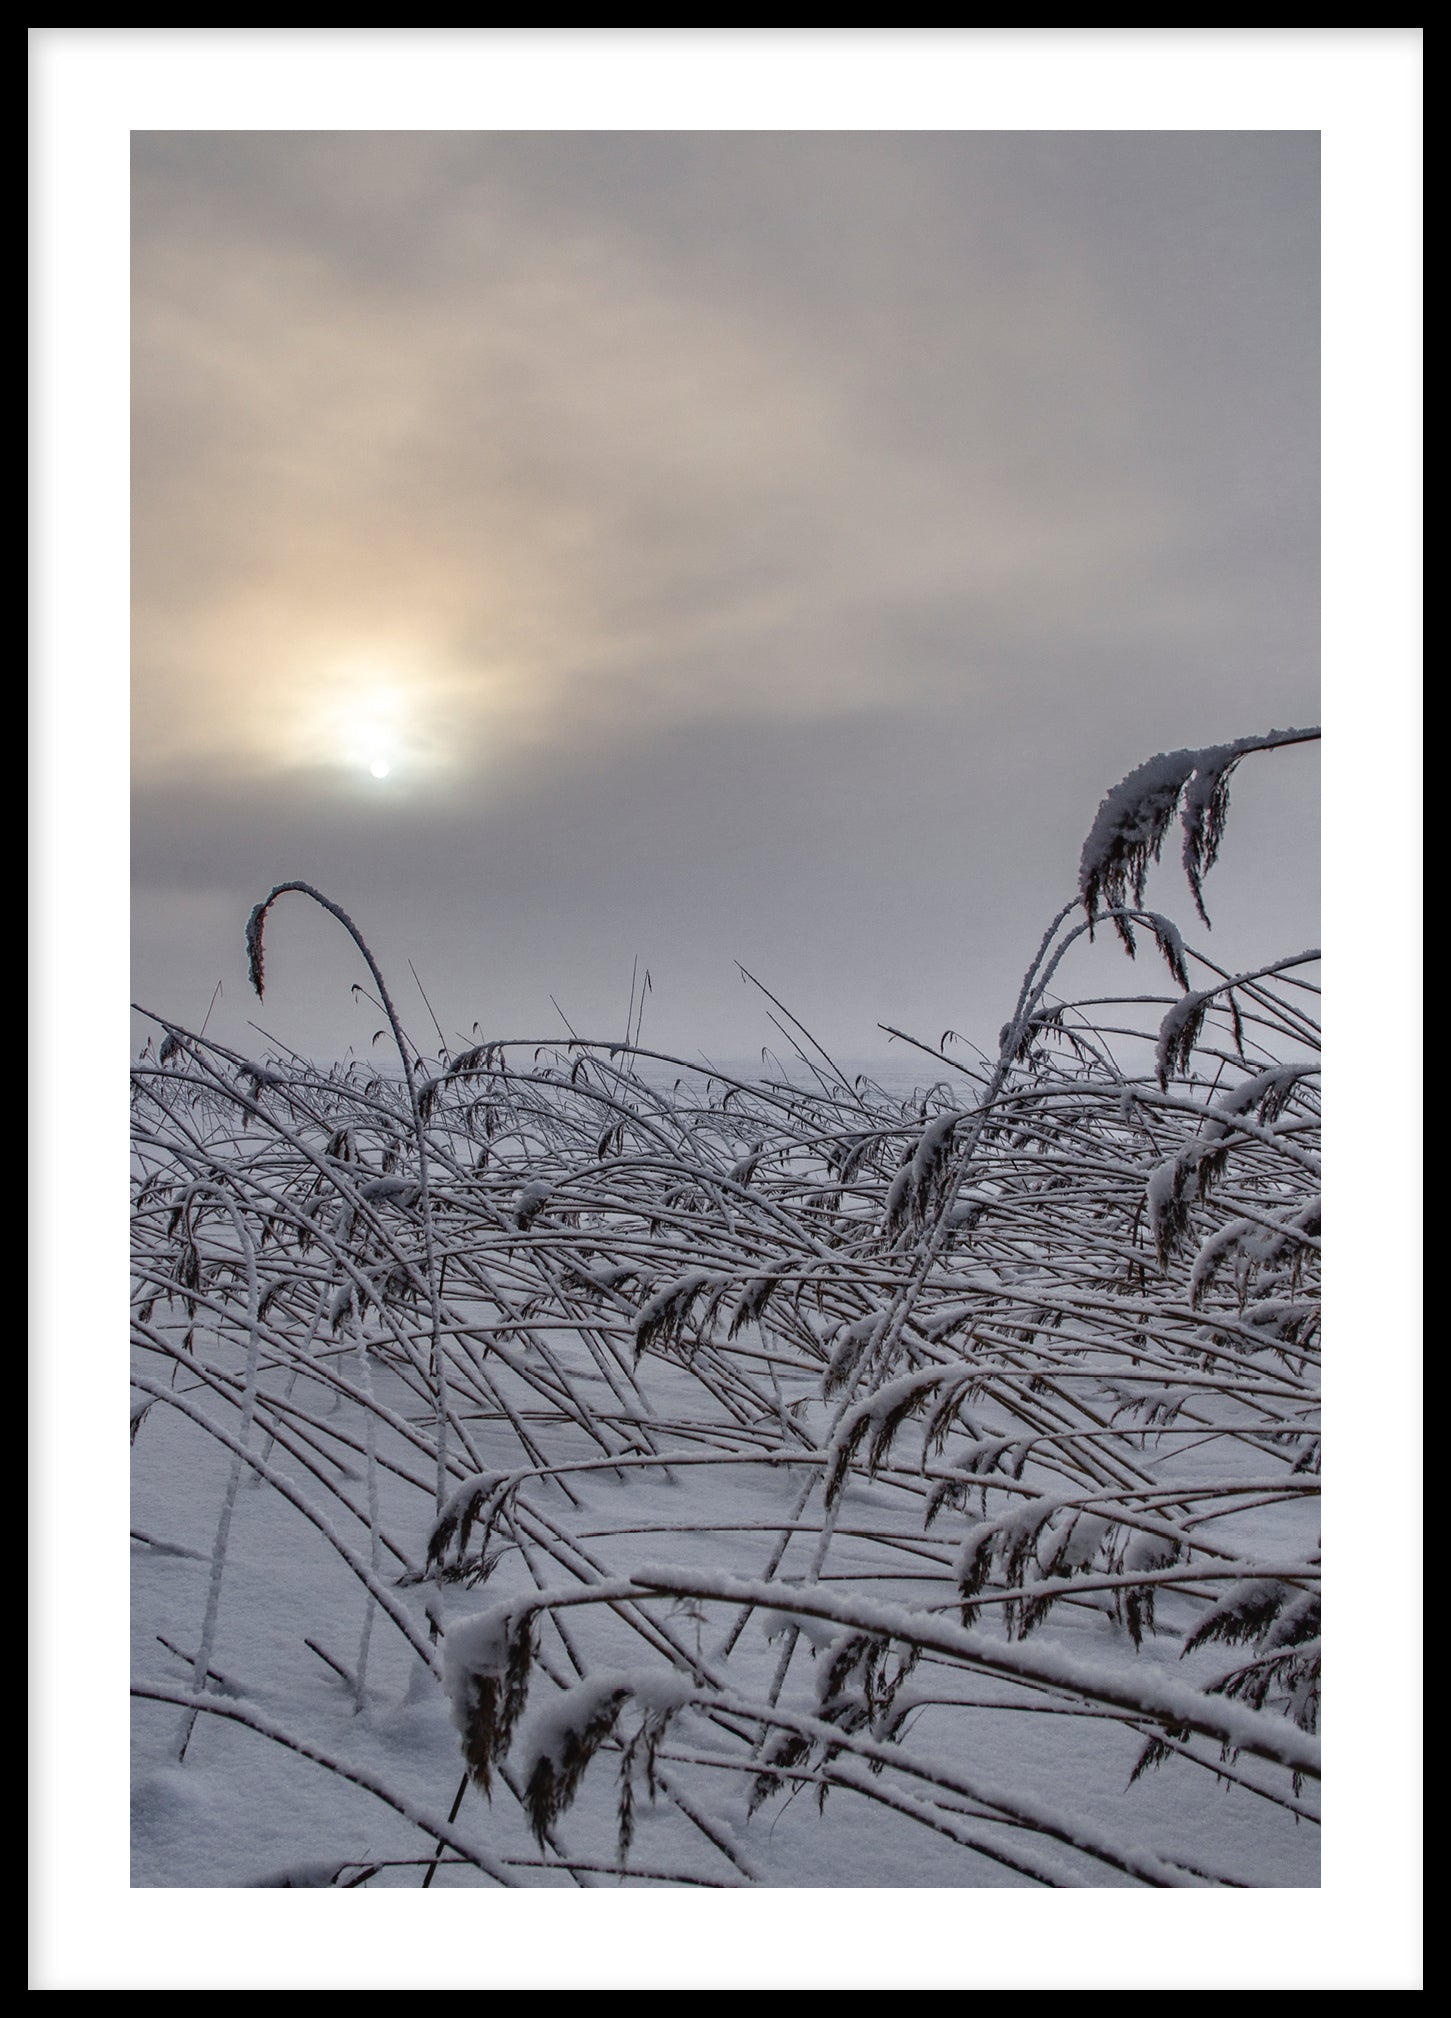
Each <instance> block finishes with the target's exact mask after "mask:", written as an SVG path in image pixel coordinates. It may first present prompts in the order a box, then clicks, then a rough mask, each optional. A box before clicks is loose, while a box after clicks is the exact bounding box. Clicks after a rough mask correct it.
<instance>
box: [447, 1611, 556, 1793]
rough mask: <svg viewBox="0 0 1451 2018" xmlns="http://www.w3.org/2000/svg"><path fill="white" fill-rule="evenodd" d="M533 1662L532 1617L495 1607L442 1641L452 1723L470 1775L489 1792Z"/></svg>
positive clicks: (519, 1710) (462, 1624)
mask: <svg viewBox="0 0 1451 2018" xmlns="http://www.w3.org/2000/svg"><path fill="white" fill-rule="evenodd" d="M533 1660H534V1615H533V1613H532V1611H530V1610H528V1609H522V1608H520V1607H518V1606H514V1605H495V1606H494V1608H493V1609H492V1611H487V1612H481V1613H480V1614H479V1616H478V1617H477V1618H472V1619H464V1620H461V1621H460V1622H459V1624H458V1625H456V1626H453V1627H451V1628H450V1630H449V1634H448V1638H447V1639H446V1640H445V1642H444V1653H443V1662H444V1681H445V1683H446V1685H447V1688H448V1694H449V1703H450V1707H451V1709H452V1711H453V1721H454V1725H455V1728H456V1729H457V1731H458V1733H459V1736H460V1738H461V1739H462V1741H463V1755H464V1760H465V1763H466V1764H467V1766H468V1770H469V1777H470V1779H471V1780H472V1781H473V1782H474V1785H475V1786H476V1787H478V1788H479V1789H480V1790H481V1791H482V1792H483V1793H485V1794H487V1793H488V1792H489V1790H490V1784H491V1781H492V1774H493V1766H494V1763H495V1761H496V1760H498V1759H501V1758H502V1757H503V1756H504V1754H505V1752H506V1751H507V1750H508V1749H509V1740H510V1738H511V1737H512V1736H513V1733H514V1727H515V1725H516V1724H517V1723H518V1721H519V1718H520V1716H521V1715H522V1714H523V1710H524V1705H525V1702H526V1701H527V1699H528V1695H529V1671H530V1667H531V1665H532V1663H533Z"/></svg>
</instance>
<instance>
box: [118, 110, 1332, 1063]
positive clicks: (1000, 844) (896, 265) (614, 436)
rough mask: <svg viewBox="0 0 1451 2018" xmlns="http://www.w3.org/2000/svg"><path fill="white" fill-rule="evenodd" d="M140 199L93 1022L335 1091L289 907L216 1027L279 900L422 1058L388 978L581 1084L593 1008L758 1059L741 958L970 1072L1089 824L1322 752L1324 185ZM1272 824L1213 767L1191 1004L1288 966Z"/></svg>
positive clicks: (481, 160) (708, 171)
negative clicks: (118, 658) (252, 920)
mask: <svg viewBox="0 0 1451 2018" xmlns="http://www.w3.org/2000/svg"><path fill="white" fill-rule="evenodd" d="M133 166H134V233H133V250H134V294H133V305H134V328H135V381H134V383H135V415H134V431H133V443H132V466H133V482H134V514H133V538H134V566H135V574H134V582H135V603H134V634H133V643H134V669H133V703H132V733H133V751H132V756H133V785H134V793H133V835H132V844H133V876H134V892H133V934H134V949H135V965H134V975H133V992H134V994H135V995H136V997H137V999H138V1000H140V1001H141V1002H143V1003H145V1004H147V1005H148V1006H149V1007H152V1008H154V1009H157V1010H159V1011H161V1012H163V1013H164V1014H167V1015H169V1016H171V1017H174V1018H175V1019H177V1020H178V1021H181V1022H183V1023H186V1024H189V1025H190V1026H191V1027H193V1028H195V1027H197V1026H198V1025H199V1024H200V1022H201V1020H202V1018H203V1017H204V1016H205V1014H206V1012H207V1006H208V1002H209V1000H210V999H211V996H212V993H213V989H214V987H215V985H216V982H217V981H218V979H221V980H222V982H223V987H224V1000H223V1002H222V1003H221V1004H220V1005H219V1006H218V1007H217V1009H216V1010H215V1012H214V1013H213V1017H212V1022H211V1026H210V1028H211V1032H212V1033H213V1034H221V1035H222V1036H224V1037H226V1038H227V1039H229V1040H230V1041H234V1042H236V1043H237V1045H238V1046H239V1048H242V1049H244V1050H247V1051H249V1052H255V1051H256V1050H258V1049H259V1048H261V1046H262V1040H261V1039H260V1038H259V1037H258V1036H257V1034H256V1032H255V1031H249V1030H248V1029H247V1022H246V1019H247V1018H248V1017H251V1016H255V1017H257V1018H258V1020H259V1021H260V1022H261V1023H262V1024H263V1025H265V1027H266V1028H267V1029H268V1030H269V1031H272V1032H275V1034H276V1035H277V1036H278V1037H279V1038H281V1039H283V1040H285V1041H286V1042H287V1043H289V1044H291V1045H294V1046H296V1047H297V1048H299V1049H302V1050H308V1051H313V1052H336V1051H340V1050H341V1049H342V1048H343V1047H344V1046H345V1045H346V1044H348V1043H350V1042H351V1043H353V1044H355V1045H356V1046H358V1048H360V1049H364V1048H366V1047H367V1044H368V1040H369V1038H370V1036H371V1034H372V1031H373V1029H374V1028H375V1027H376V1025H377V1022H378V1020H379V1019H378V1018H377V1016H376V1014H375V1013H374V1012H372V1011H371V1010H369V1009H367V1008H366V1007H365V1006H364V1007H360V1006H358V1005H357V1004H355V1002H354V1001H353V999H352V997H351V996H350V994H349V984H350V983H351V982H352V981H354V980H356V979H358V978H360V971H361V970H360V968H359V966H358V964H357V961H356V956H354V955H352V954H351V953H350V949H349V948H348V946H347V944H346V942H345V940H344V939H343V936H342V934H341V933H340V931H339V930H338V928H337V927H336V926H335V925H334V924H333V923H332V921H331V920H329V919H327V918H326V917H324V916H323V914H321V913H320V912H316V911H313V910H311V908H310V907H306V906H304V905H303V904H302V903H301V901H300V900H296V899H293V900H289V901H290V906H291V908H284V909H283V910H282V911H280V912H279V913H278V915H277V917H276V920H275V928H274V936H273V937H272V938H271V940H270V943H269V961H268V981H269V987H268V998H267V1002H266V1005H265V1007H264V1008H261V1009H259V1008H258V1006H257V1004H256V1003H255V1000H253V999H252V998H250V997H249V995H248V993H247V990H246V980H245V958H244V954H243V936H242V935H243V927H244V924H245V921H246V916H247V912H248V910H249V909H250V907H251V905H252V904H253V903H254V902H255V901H256V900H257V899H258V898H259V897H261V896H262V895H264V894H265V893H266V891H267V890H268V889H269V888H270V887H271V885H272V884H273V883H275V882H278V881H281V880H284V879H288V878H294V877H297V878H303V879H305V880H308V881H311V882H314V883H316V884H318V885H319V886H320V887H321V888H322V889H323V890H324V891H326V892H327V894H328V895H329V896H331V897H332V898H334V899H335V900H336V901H338V902H339V903H341V904H343V905H344V906H346V907H347V908H348V909H349V910H350V911H351V912H352V913H353V915H354V917H355V918H356V919H357V921H358V923H359V925H360V926H361V927H362V929H363V931H364V932H365V933H366V934H367V936H368V937H369V938H370V940H371V941H372V943H373V945H374V949H375V951H376V952H377V953H378V955H379V957H380V959H381V961H382V963H383V965H384V968H385V970H386V971H388V972H389V974H390V977H391V979H392V981H393V984H394V988H395V993H396V995H397V997H398V1000H399V1006H400V1009H401V1010H402V1012H403V1014H404V1017H405V1020H406V1021H407V1022H408V1023H409V1025H410V1027H411V1028H412V1029H413V1030H414V1034H415V1035H416V1036H417V1037H418V1038H419V1040H420V1041H421V1042H422V1041H425V1040H427V1038H428V1035H429V1029H430V1026H429V1023H428V1017H427V1012H426V1011H425V1010H424V1008H423V1004H422V1002H421V1001H420V999H419V995H418V992H417V990H416V988H415V987H414V985H413V981H412V978H411V976H410V974H409V971H408V963H409V961H410V960H411V961H412V962H413V964H414V965H415V966H416V968H417V970H418V974H419V976H420V977H421V979H422V983H423V986H424V987H425V988H426V989H427V991H428V995H429V998H430V1000H431V1002H432V1004H433V1007H434V1009H435V1010H436V1011H437V1013H438V1015H439V1017H440V1019H441V1021H442V1022H443V1025H444V1028H445V1031H446V1032H447V1033H448V1034H449V1036H450V1037H452V1036H453V1034H454V1033H455V1032H460V1033H463V1034H467V1033H469V1032H470V1030H471V1028H472V1026H473V1024H474V1023H475V1021H477V1022H478V1023H479V1025H480V1027H481V1029H482V1031H483V1033H484V1034H485V1035H487V1036H522V1035H535V1034H537V1035H540V1036H544V1035H549V1034H563V1025H562V1023H561V1022H560V1020H559V1017H558V1015H557V1014H556V1011H555V1010H554V1008H553V1007H552V1006H551V1002H550V997H551V995H553V996H554V997H556V998H557V1000H558V1002H559V1005H560V1008H561V1009H562V1011H563V1012H564V1014H565V1015H566V1016H567V1017H568V1018H569V1021H570V1023H571V1024H572V1025H573V1026H574V1027H575V1028H576V1029H578V1030H580V1031H581V1032H582V1033H584V1034H588V1035H593V1036H613V1035H618V1034H619V1033H620V1032H621V1030H622V1028H623V1024H624V1019H625V1012H626V1004H627V1000H628V997H629V991H630V977H631V969H632V965H633V963H634V961H635V959H636V957H637V956H638V958H639V961H640V963H641V966H642V967H644V966H648V967H649V968H650V970H651V973H652V977H653V989H654V992H653V994H652V995H651V997H650V1000H649V1004H648V1007H647V1010H646V1016H645V1031H644V1034H645V1039H646V1041H647V1042H650V1041H651V1040H652V1039H653V1041H655V1042H656V1043H658V1044H659V1045H660V1046H661V1047H662V1048H666V1049H674V1050H679V1051H682V1052H684V1053H686V1054H687V1055H693V1054H695V1053H696V1052H697V1051H699V1050H700V1049H702V1048H703V1049H705V1050H708V1051H709V1052H711V1053H712V1054H713V1055H716V1056H732V1057H741V1056H744V1055H746V1054H748V1053H749V1052H751V1051H752V1049H753V1048H754V1047H755V1046H757V1045H759V1044H760V1043H761V1042H763V1041H766V1040H773V1041H774V1033H773V1032H772V1030H771V1028H770V1026H769V1024H767V1023H766V1022H765V1020H764V1014H763V1011H764V1007H765V1006H766V1005H764V1004H763V1003H762V1002H761V1001H760V999H759V998H758V997H754V996H753V995H752V993H751V992H750V991H748V990H745V989H743V987H742V985H741V982H740V979H739V976H738V973H737V970H736V966H735V962H737V961H740V962H742V963H743V964H744V965H745V966H746V967H747V968H749V969H750V970H751V971H752V972H754V973H755V974H757V975H759V976H760V978H761V979H762V980H763V981H764V982H765V983H766V984H767V985H768V986H769V987H770V988H771V989H772V990H773V992H774V993H775V994H777V995H779V996H781V997H782V998H783V999H784V1000H785V1001H786V1002H787V1003H788V1004H789V1005H790V1007H791V1008H792V1009H793V1010H794V1011H795V1012H796V1013H797V1014H798V1015H800V1016H801V1017H802V1019H803V1020H804V1021H805V1022H807V1023H808V1024H809V1025H811V1027H812V1028H813V1029H815V1030H816V1031H817V1033H818V1034H819V1035H820V1036H822V1037H823V1039H824V1040H825V1041H826V1042H827V1043H828V1044H830V1045H832V1046H834V1047H837V1048H839V1049H840V1050H841V1051H843V1052H845V1053H847V1054H848V1055H850V1056H852V1057H854V1058H863V1057H868V1056H873V1055H881V1054H882V1053H883V1052H884V1051H885V1049H886V1040H885V1039H884V1038H883V1036H882V1035H881V1033H880V1031H879V1029H878V1027H877V1026H878V1024H879V1023H881V1022H886V1023H891V1024H895V1025H899V1026H904V1027H906V1028H908V1029H912V1030H915V1031H918V1032H919V1033H921V1034H923V1035H924V1036H926V1037H928V1038H930V1039H933V1040H935V1039H936V1038H937V1037H939V1036H940V1034H941V1032H942V1030H943V1028H944V1027H945V1026H948V1025H951V1026H952V1027H953V1028H955V1029H957V1030H960V1031H964V1032H966V1033H968V1034H970V1035H973V1036H975V1037H978V1038H980V1039H981V1040H982V1041H983V1042H985V1043H988V1042H991V1040H992V1037H993V1036H994V1034H995V1033H996V1030H997V1027H998V1025H999V1023H1001V1022H1002V1021H1003V1019H1004V1017H1005V1016H1006V1014H1007V1013H1008V1011H1009V1009H1010V1008H1011V1006H1012V1001H1013V997H1014V996H1015V994H1016V987H1017V981H1018V978H1019V976H1020V974H1021V971H1022V969H1023V967H1024V965H1025V964H1026V962H1027V960H1028V959H1029V957H1030V956H1031V954H1032V952H1033V950H1034V948H1035V946H1036V944H1037V941H1038V938H1039V936H1040V934H1041V931H1042V929H1043V926H1044V924H1045V923H1046V921H1047V918H1048V917H1049V915H1051V913H1052V911H1053V910H1054V909H1056V908H1057V906H1058V905H1059V904H1060V903H1061V902H1063V901H1065V900H1066V899H1067V898H1068V897H1069V896H1070V895H1071V894H1072V891H1073V887H1074V878H1075V870H1076V865H1077V858H1078V850H1079V846H1080V844H1081V842H1082V840H1083V837H1084V835H1085V833H1086V832H1087V829H1088V827H1089V824H1090V823H1091V821H1092V818H1093V814H1094V811H1095V808H1096V806H1097V804H1098V801H1099V799H1100V798H1101V796H1102V795H1103V793H1104V791H1105V790H1106V789H1107V788H1108V787H1109V786H1110V785H1111V784H1113V783H1114V782H1115V781H1116V780H1117V779H1118V778H1119V777H1121V776H1122V775H1123V774H1124V773H1125V772H1126V771H1128V770H1129V769H1131V768H1132V767H1133V766H1134V765H1135V764H1137V763H1138V762H1140V761H1141V760H1142V759H1143V758H1145V757H1147V756H1149V755H1151V754H1152V753H1153V752H1155V751H1157V750H1160V749H1164V748H1171V747H1179V746H1182V745H1196V744H1200V743H1206V742H1213V741H1218V740H1227V739H1229V738H1232V737H1235V736H1239V735H1242V734H1247V733H1251V732H1255V731H1258V730H1263V729H1269V728H1282V727H1286V726H1290V725H1296V726H1301V725H1304V724H1307V723H1311V722H1314V721H1316V720H1318V718H1319V700H1318V649H1319V638H1318V607H1319V582H1318V562H1317V555H1318V537H1319V519H1318V513H1319V495H1318V467H1317V464H1318V436H1319V412H1318V371H1317V353H1318V321H1319V317H1318V302H1317V251H1318V236H1319V221H1318V141H1317V137H1316V136H1315V135H1314V134H1312V133H1287V134H1273V133H1271V134H1254V133H1223V134H1217V133H1208V134H1206V133H1193V132H1168V133H1126V134H1090V133H1069V134H1051V133H1050V134H1038V133H1026V132H1024V133H1018V132H1013V133H976V134H952V133H945V134H904V135H894V134H885V135H877V134H868V133H847V134H837V135H832V134H822V135H818V134H800V135H797V134H770V133H755V132H752V133H739V134H678V135H677V134H635V135H631V134H588V133H565V134H555V135H551V134H538V133H520V134H499V133H489V134H476V133H464V134H452V135H449V134H444V135H438V134H415V133H398V134H377V133H364V134H331V133H327V134H321V133H320V134H296V133H273V132H267V133H165V134H141V135H138V136H137V137H136V140H135V143H134V160H133ZM385 766H386V775H383V776H375V775H374V772H375V770H378V771H381V770H383V768H384V767H385ZM1317 804H1318V798H1317V758H1316V753H1315V751H1314V750H1313V749H1300V750H1294V751H1287V752H1285V753H1283V754H1279V755H1275V756H1265V757H1256V758H1252V759H1251V760H1249V762H1248V763H1247V764H1246V765H1245V766H1244V767H1243V768H1242V770H1241V772H1240V773H1239V775H1238V778H1237V780H1236V787H1235V793H1234V810H1233V812H1232V815H1231V821H1230V828H1229V835H1228V839H1227V842H1226V848H1225V856H1224V860H1223V862H1222V864H1221V866H1220V867H1219V868H1218V869H1217V870H1216V871H1215V873H1214V876H1213V877H1212V878H1211V881H1210V884H1209V899H1210V903H1209V908H1210V912H1211V915H1212V916H1213V917H1214V919H1215V931H1214V933H1213V935H1212V937H1210V938H1208V939H1207V940H1206V943H1207V944H1208V946H1209V948H1210V950H1212V951H1213V952H1214V953H1215V955H1216V956H1217V957H1221V958H1223V959H1225V960H1227V961H1231V962H1235V963H1237V962H1238V961H1239V960H1240V959H1244V960H1252V959H1257V958H1260V957H1273V956H1275V955H1278V954H1282V953H1286V952H1290V951H1296V950H1298V949H1299V948H1301V947H1303V946H1305V945H1307V944H1310V943H1313V941H1314V940H1315V938H1316V936H1317V933H1318V923H1317V913H1318V894H1319V893H1318V868H1317V864H1318V848H1319V835H1318V814H1317ZM1158 894H1159V898H1160V900H1161V901H1162V902H1163V903H1164V904H1165V905H1166V907H1169V908H1172V909H1174V910H1175V911H1176V912H1177V913H1178V914H1179V915H1180V916H1181V917H1183V918H1184V919H1185V920H1186V922H1187V918H1188V915H1189V911H1190V906H1189V903H1188V901H1187V898H1186V897H1185V896H1184V894H1183V892H1182V885H1181V884H1180V883H1179V881H1178V880H1177V877H1176V875H1175V874H1173V873H1170V872H1168V871H1166V872H1164V874H1163V876H1162V879H1161V881H1160V883H1159V885H1158ZM1193 936H1194V935H1193V934H1191V938H1192V937H1193ZM1198 936H1199V937H1200V938H1201V939H1205V935H1204V934H1203V931H1202V928H1199V931H1198ZM1111 974H1112V978H1113V979H1114V980H1116V981H1120V982H1122V983H1124V984H1125V985H1127V986H1130V987H1136V986H1150V985H1152V986H1154V987H1158V986H1159V985H1160V981H1159V977H1158V976H1157V975H1152V974H1151V973H1150V972H1149V971H1148V970H1147V969H1145V971H1143V972H1142V973H1136V972H1135V971H1134V970H1132V969H1128V968H1126V966H1125V964H1124V963H1123V962H1121V961H1120V962H1119V963H1118V965H1117V966H1116V967H1113V968H1112V969H1111ZM434 1041H435V1042H436V1040H434Z"/></svg>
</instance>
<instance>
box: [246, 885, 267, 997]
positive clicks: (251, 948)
mask: <svg viewBox="0 0 1451 2018" xmlns="http://www.w3.org/2000/svg"><path fill="white" fill-rule="evenodd" d="M266 917H267V905H266V904H265V903H262V904H254V905H253V906H252V915H251V917H250V918H249V919H248V920H247V978H248V980H249V981H250V982H251V983H252V986H253V987H254V988H255V989H256V990H257V1000H258V1001H259V1002H260V1001H261V1000H262V999H263V998H262V978H263V958H262V926H263V923H264V921H265V919H266Z"/></svg>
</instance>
